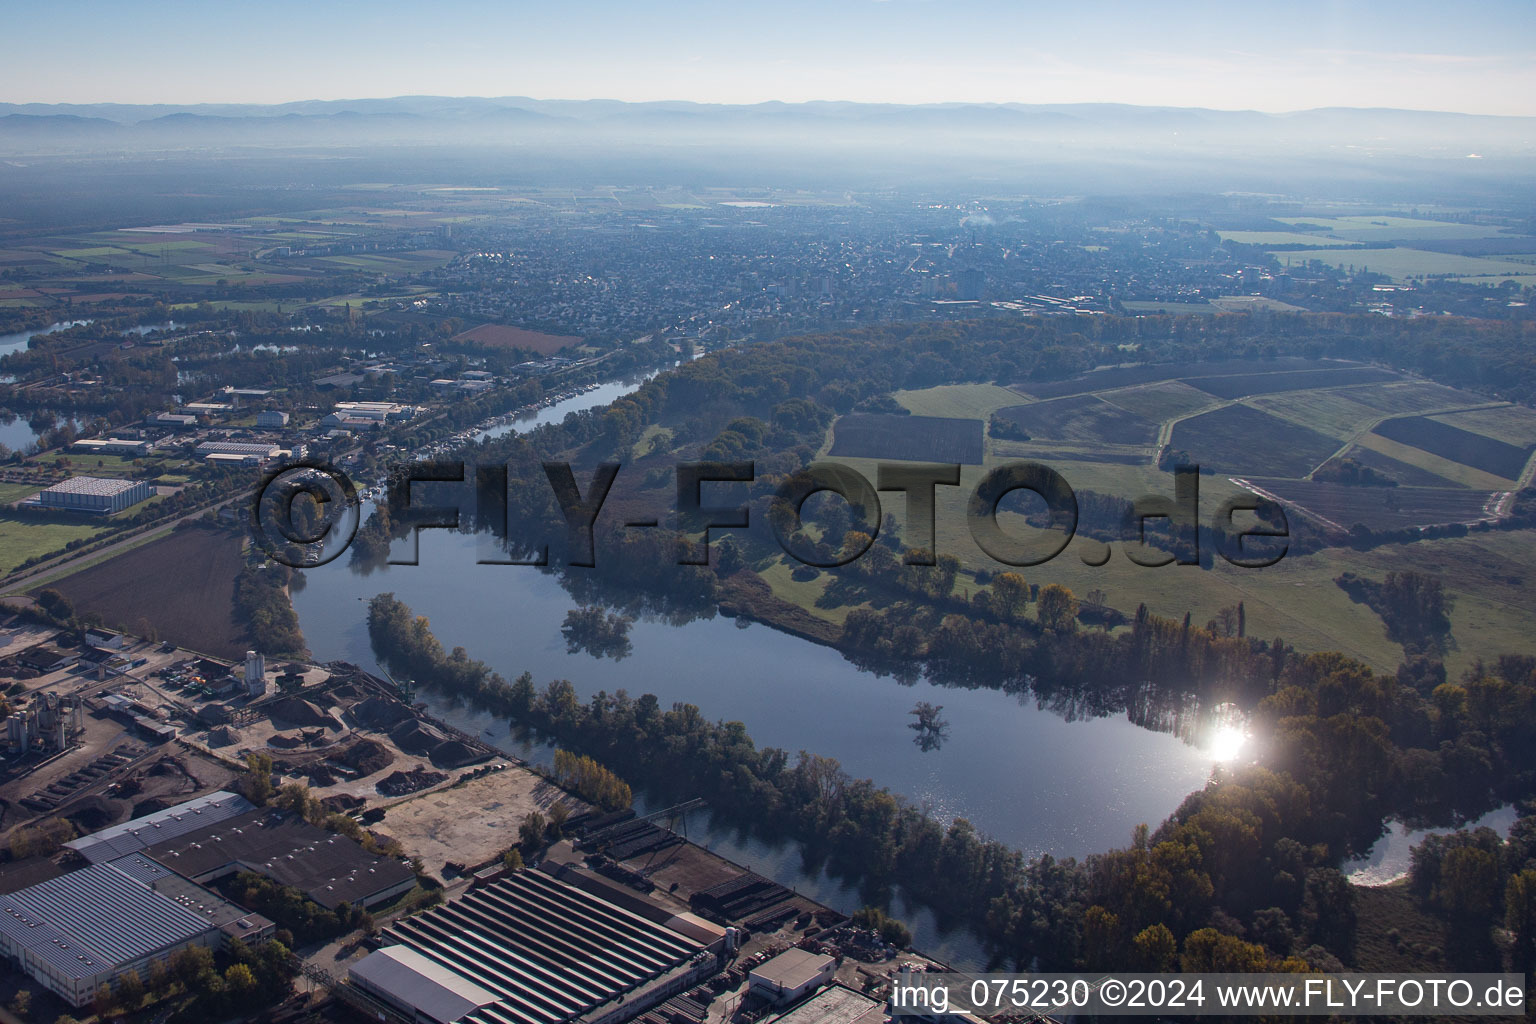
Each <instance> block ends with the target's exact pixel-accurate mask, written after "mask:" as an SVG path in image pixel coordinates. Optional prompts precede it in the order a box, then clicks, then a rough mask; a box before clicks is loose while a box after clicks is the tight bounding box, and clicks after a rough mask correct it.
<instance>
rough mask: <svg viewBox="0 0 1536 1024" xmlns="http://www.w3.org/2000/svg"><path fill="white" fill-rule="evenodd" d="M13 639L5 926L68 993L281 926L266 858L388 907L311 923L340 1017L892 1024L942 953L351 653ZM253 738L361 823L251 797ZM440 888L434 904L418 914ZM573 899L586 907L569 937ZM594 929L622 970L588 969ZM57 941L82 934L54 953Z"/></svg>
mask: <svg viewBox="0 0 1536 1024" xmlns="http://www.w3.org/2000/svg"><path fill="white" fill-rule="evenodd" d="M0 639H3V640H4V641H5V643H4V646H3V647H0V653H3V655H4V657H3V658H0V686H3V687H6V693H7V700H8V701H9V702H10V704H11V708H12V711H11V714H10V715H9V717H8V718H7V728H6V732H5V734H4V740H5V744H6V751H5V753H6V757H5V760H4V762H3V766H0V810H3V814H4V816H3V818H0V828H3V829H4V830H5V833H4V834H5V836H6V838H8V839H9V841H10V842H9V849H8V853H9V857H8V858H7V859H6V860H5V862H4V863H3V864H0V893H4V894H6V895H5V896H4V897H3V898H4V900H5V901H6V906H7V907H8V908H9V909H10V911H11V913H10V914H9V915H3V917H4V919H3V920H0V945H3V947H4V950H5V952H6V953H7V954H8V955H10V956H11V957H12V960H13V962H14V963H16V964H17V965H19V966H21V967H22V969H23V971H24V972H27V973H31V974H33V975H34V976H35V978H36V979H37V980H38V981H39V983H40V984H41V986H42V990H46V993H47V994H46V995H45V994H44V991H41V990H40V991H36V992H35V995H36V996H37V997H38V998H40V999H49V1000H52V1001H53V1002H54V1003H57V1005H58V1008H59V1010H60V1011H64V1010H66V1009H78V1008H81V1007H85V1006H89V1005H93V1004H94V1003H99V1002H100V1000H101V998H102V996H101V991H102V986H106V987H107V988H108V989H111V988H113V986H116V985H117V984H119V983H120V981H121V978H123V977H124V976H125V975H126V974H130V973H137V974H139V975H141V976H144V977H147V976H148V972H149V971H150V969H151V967H152V966H153V965H154V964H155V963H157V962H162V963H170V962H171V959H172V957H173V955H174V954H175V952H176V950H178V949H181V948H185V947H187V946H189V945H190V946H199V945H200V946H206V947H208V948H210V949H214V950H218V949H223V948H224V947H225V946H226V945H227V943H228V941H229V939H231V938H234V937H238V938H240V939H241V940H242V941H243V942H246V943H251V942H258V941H266V940H267V939H268V938H269V937H270V936H272V935H274V934H287V933H286V932H281V933H279V932H276V931H274V929H275V928H278V927H279V926H278V925H274V922H273V921H272V920H270V919H268V918H266V917H264V916H263V915H262V914H261V913H259V912H257V908H256V907H255V906H242V905H241V902H242V900H244V901H248V900H249V899H251V898H252V897H253V894H254V890H251V889H250V888H249V883H247V882H242V881H240V879H246V878H249V877H254V876H253V875H251V872H254V873H255V875H259V876H262V877H264V878H266V879H267V880H268V883H269V884H273V885H276V886H279V887H283V888H284V889H285V890H286V891H291V892H293V893H295V894H296V897H297V898H299V899H301V900H303V901H306V902H308V903H309V904H310V905H312V906H314V907H315V908H317V910H316V912H317V913H330V914H332V915H333V916H334V915H335V914H337V913H341V914H342V915H343V918H342V920H353V921H354V922H355V921H357V920H363V919H362V918H359V917H357V916H356V915H360V914H362V913H364V912H365V911H377V913H378V914H379V915H380V916H379V918H378V919H377V920H376V923H375V924H372V925H369V927H370V928H371V929H376V930H373V931H369V932H367V933H365V934H363V935H362V936H361V938H359V936H358V935H357V934H356V933H352V934H347V930H346V928H345V927H344V928H343V931H342V934H341V935H340V937H339V938H335V939H331V940H325V939H323V938H320V939H318V940H313V941H310V942H309V944H305V942H304V940H303V938H302V936H301V937H300V940H299V946H298V948H297V949H296V950H295V952H296V953H297V954H298V955H299V956H300V957H301V958H302V959H303V963H304V964H305V965H306V966H305V967H304V969H305V970H307V971H309V972H310V975H311V977H312V978H318V979H320V980H321V982H322V985H321V986H320V988H319V989H318V990H315V989H314V987H313V986H310V989H311V991H309V992H307V993H306V994H305V995H304V996H301V997H296V998H299V999H300V1000H301V1001H305V1002H308V1001H311V1000H315V999H318V1000H319V1002H318V1003H316V1004H315V1005H316V1006H317V1007H318V1008H319V1009H320V1010H321V1012H322V1013H323V1015H324V1016H325V1017H327V1018H328V1019H335V1020H338V1021H339V1020H345V1019H350V1018H349V1017H348V1014H351V1013H355V1012H356V1011H357V1010H359V1009H361V1010H363V1011H364V1012H366V1013H367V1014H368V1015H369V1016H371V1017H373V1018H374V1019H384V1020H386V1021H390V1022H400V1024H404V1022H406V1021H409V1020H412V1019H429V1020H438V1021H442V1022H444V1024H446V1022H448V1021H454V1020H460V1019H462V1020H464V1021H466V1022H472V1024H560V1022H563V1021H569V1020H573V1019H576V1018H577V1017H580V1018H581V1019H583V1020H588V1021H592V1022H595V1024H610V1022H611V1024H618V1022H619V1021H622V1020H629V1019H632V1018H634V1017H635V1016H640V1019H641V1020H642V1021H643V1022H644V1024H726V1022H730V1021H735V1022H737V1024H745V1022H755V1021H760V1020H772V1019H774V1018H775V1017H776V1016H777V1015H778V1014H779V1013H781V1012H783V1010H785V1009H788V1008H790V1007H792V1006H800V1007H802V1008H801V1009H798V1010H791V1012H795V1013H799V1014H800V1015H801V1017H806V1016H807V1015H809V1017H813V1018H815V1021H814V1024H854V1022H855V1020H856V1019H857V1020H859V1021H861V1022H863V1024H877V1022H875V1018H876V1017H877V1016H878V1013H877V1012H875V1011H872V1010H871V1008H872V1007H873V1008H877V1009H878V1007H879V1003H878V1002H876V1001H875V1000H876V999H877V998H878V996H879V994H880V993H881V992H882V991H883V990H884V988H885V986H886V985H888V979H889V976H890V975H891V974H892V972H894V971H895V970H896V968H897V966H898V961H899V963H903V964H917V965H919V966H932V965H929V964H928V963H927V961H923V960H922V959H921V958H918V957H915V956H912V955H910V954H900V951H898V950H896V949H894V948H892V947H890V946H888V945H886V944H884V943H883V942H882V941H881V940H880V939H879V937H878V936H876V935H875V934H874V933H871V932H862V931H859V930H857V929H853V928H851V927H850V926H849V924H848V921H847V919H846V918H845V917H843V916H842V915H841V914H838V913H836V912H835V911H832V910H830V909H828V908H826V907H822V906H820V905H818V904H817V903H815V902H814V901H812V900H810V899H807V898H806V897H803V896H800V895H798V894H796V893H794V892H792V891H791V890H789V889H787V888H785V887H784V886H782V885H779V884H778V883H776V882H773V881H772V880H770V879H767V878H763V877H761V876H759V875H756V874H754V873H752V872H750V871H748V870H746V869H745V868H743V867H741V866H740V865H736V864H733V863H731V862H729V861H727V860H725V859H723V858H721V857H718V856H716V855H715V854H713V853H710V852H709V851H707V850H704V849H703V848H701V847H698V846H695V845H693V844H691V843H689V842H688V841H687V839H686V837H685V835H683V834H680V831H678V829H680V828H681V824H682V822H683V821H684V820H685V816H686V814H687V813H688V812H689V811H692V810H697V809H699V808H700V807H702V804H701V803H700V802H699V801H690V802H688V803H686V804H684V805H680V806H678V807H674V808H669V809H666V810H663V811H660V812H657V813H656V814H652V815H646V816H637V815H636V814H635V812H634V811H633V810H626V811H620V812H613V813H602V812H601V811H599V810H598V809H597V808H594V807H592V806H590V805H589V804H587V803H586V802H584V801H582V800H581V799H580V798H578V797H577V796H575V795H573V794H571V793H568V792H566V791H565V790H563V789H561V788H559V787H558V786H556V785H555V784H553V783H552V782H550V781H549V780H548V779H546V778H544V777H543V776H542V775H541V774H539V773H538V772H536V771H534V770H532V769H530V768H529V767H528V766H526V765H523V764H522V763H520V762H518V761H517V760H516V759H515V758H512V757H510V756H509V755H507V754H505V753H504V752H502V751H499V750H496V749H495V748H493V747H491V746H488V745H487V744H485V743H484V742H482V741H481V740H479V739H477V738H475V737H470V736H467V735H464V734H462V733H460V732H458V731H457V730H456V729H454V728H453V727H451V726H448V725H446V724H445V723H442V722H438V721H435V720H433V719H431V718H430V717H428V716H426V715H425V713H424V712H423V711H422V710H421V708H420V707H419V706H414V705H413V704H412V703H410V698H411V694H410V693H409V691H402V690H401V689H400V688H398V687H396V686H395V684H393V683H392V682H389V681H386V680H382V679H379V678H377V677H375V676H372V675H370V674H368V673H367V672H364V671H362V670H361V669H358V668H357V667H355V666H352V665H348V664H344V663H332V664H329V665H314V664H306V663H298V662H286V661H284V662H273V663H268V662H267V660H266V659H265V658H263V657H262V656H261V655H260V654H259V653H257V652H249V653H248V655H247V657H246V659H244V660H243V661H230V662H226V661H220V660H216V659H211V658H208V657H205V656H202V655H199V654H195V653H193V652H189V651H185V650H182V649H179V648H177V647H175V646H174V645H172V644H169V643H155V642H151V641H146V640H143V639H139V638H135V637H132V636H127V635H123V634H119V633H113V632H110V631H106V630H99V629H90V630H73V629H67V630H60V629H57V628H51V627H47V626H42V625H39V624H37V623H34V622H31V621H29V620H27V619H25V618H21V617H18V616H11V617H10V618H9V619H6V620H4V621H0ZM253 756H256V757H258V758H262V759H270V763H271V766H272V767H271V786H272V787H274V790H275V788H277V787H282V786H285V785H288V784H291V783H302V784H303V787H304V789H302V790H300V791H301V792H304V793H306V794H307V797H308V798H309V799H310V800H311V802H312V803H314V804H315V805H316V806H317V807H318V809H319V813H321V814H322V815H323V814H333V815H340V816H341V818H343V819H350V821H351V822H352V823H354V824H352V825H348V826H347V828H346V829H342V831H341V832H337V831H334V830H333V829H334V827H335V826H333V827H328V828H321V827H317V826H316V825H315V824H313V823H311V822H312V821H314V820H318V819H311V821H306V820H304V818H302V817H300V816H299V815H298V813H297V812H294V811H288V810H284V809H282V808H279V807H276V806H267V807H262V806H258V805H253V804H252V803H251V802H249V801H248V800H247V799H246V798H245V797H244V796H242V795H240V792H239V790H240V788H241V787H242V786H243V785H244V784H245V780H246V779H247V778H248V771H247V765H248V763H254V762H252V758H253ZM556 804H563V805H564V809H565V811H566V812H567V814H568V817H567V818H566V822H565V837H564V838H561V837H560V836H559V833H552V838H553V839H554V840H555V841H554V842H553V844H552V845H550V846H548V848H547V849H542V850H536V851H534V850H530V851H529V856H530V858H531V860H530V863H529V864H528V865H527V866H526V867H524V868H522V869H521V870H509V869H508V866H507V864H506V863H505V862H504V860H503V856H502V855H503V854H504V853H505V852H506V851H507V850H508V849H510V848H512V847H513V846H514V845H518V844H519V839H520V833H519V829H520V826H521V825H522V824H523V822H524V821H525V819H526V818H527V817H528V816H529V814H530V812H535V811H537V812H539V813H540V814H545V815H547V814H549V813H550V811H551V808H553V807H554V806H555V805H556ZM349 834H351V835H352V836H353V838H349V837H348V835H349ZM422 897H426V899H427V902H428V903H432V902H436V903H439V904H441V905H440V906H438V907H437V908H436V909H433V910H430V911H428V912H426V913H424V914H419V915H415V916H405V915H408V914H409V912H410V910H411V909H413V908H415V907H418V906H420V905H421V903H422V899H421V898H422ZM77 902H78V903H81V906H82V908H83V907H85V906H86V905H87V904H89V905H91V906H108V907H117V908H119V910H120V911H121V912H122V913H124V914H132V915H138V916H139V917H141V918H142V919H143V920H144V921H146V922H149V923H147V924H146V925H145V927H144V929H143V930H142V931H140V932H135V933H134V934H132V935H129V936H127V937H119V936H117V935H115V934H114V933H113V932H112V931H111V930H103V929H102V928H101V927H100V926H99V925H93V924H91V923H90V922H91V921H92V920H95V919H94V918H92V917H91V916H90V915H89V914H86V916H84V917H74V916H71V914H72V913H73V912H70V913H66V914H65V916H63V917H60V916H58V915H59V913H60V908H65V907H68V906H71V905H73V904H74V903H77ZM189 908H191V909H192V910H193V911H194V912H193V913H191V914H188V913H187V910H188V909H189ZM348 908H354V909H348ZM82 912H83V910H82ZM555 919H561V920H564V921H565V922H566V923H565V924H563V925H561V927H560V928H557V929H554V930H550V929H549V922H550V921H552V920H555ZM7 921H18V922H22V923H21V925H20V926H18V927H17V928H12V927H10V926H9V925H8V924H7V923H6V922H7ZM26 922H36V923H37V924H38V925H39V926H41V927H45V928H46V929H47V930H46V932H41V933H40V932H37V931H36V930H35V928H33V927H31V926H30V925H27V924H26ZM471 928H472V929H474V930H475V934H476V935H478V936H479V938H477V939H475V940H474V941H475V942H479V943H481V944H482V945H483V946H484V949H483V950H481V951H479V952H477V951H476V950H475V948H474V945H473V943H469V944H466V942H467V939H466V936H468V935H469V934H470V932H469V931H466V929H471ZM306 934H309V933H306ZM39 936H41V938H40V937H39ZM40 943H41V944H40ZM582 943H590V944H591V949H592V950H594V951H595V950H601V951H602V955H604V956H610V957H613V958H614V961H613V962H614V965H615V969H616V970H617V971H618V973H614V974H612V975H611V977H609V976H608V975H606V974H604V975H603V977H604V978H606V980H602V981H600V982H599V983H597V984H595V985H594V984H593V983H592V982H591V981H590V979H588V978H587V974H588V973H589V972H590V969H591V961H590V959H588V958H586V957H587V954H583V953H580V952H579V950H580V948H581V947H582ZM60 944H62V945H63V946H64V947H67V948H71V949H77V950H80V951H81V952H80V956H81V960H80V961H79V962H78V964H77V963H75V962H74V961H71V963H70V965H69V966H68V967H67V969H64V970H62V971H61V970H60V967H59V965H60V964H63V963H64V961H62V960H60V961H59V962H58V964H54V963H53V961H54V960H57V959H58V958H57V957H56V956H55V955H54V954H55V953H56V952H57V951H58V950H59V947H60ZM513 949H522V950H524V951H525V953H526V955H527V956H529V957H532V958H533V959H534V960H541V961H542V962H545V963H546V964H547V965H548V966H547V969H548V970H550V971H553V972H554V975H552V976H548V977H546V975H544V974H543V973H541V974H540V975H539V977H540V978H544V979H545V980H543V981H539V982H538V984H539V985H544V986H546V991H545V993H544V995H543V996H541V997H539V998H536V999H533V1000H532V1001H529V1000H528V999H526V998H525V997H524V995H523V993H525V992H526V991H527V990H528V986H529V985H530V984H534V982H533V980H532V979H533V976H532V975H529V974H527V972H526V970H525V969H524V968H521V967H518V966H516V964H517V960H516V959H515V958H514V960H512V961H508V962H507V965H506V966H504V967H502V968H499V969H498V970H496V971H491V972H489V973H487V970H486V969H485V967H484V966H483V965H484V964H486V963H489V962H490V961H489V960H486V957H487V956H490V955H491V953H490V951H492V950H496V951H506V950H513ZM502 955H503V953H502V952H496V953H495V956H496V957H499V956H502ZM493 959H494V957H493ZM87 961H89V963H87ZM296 962H297V961H296ZM562 964H563V965H564V966H560V965H562ZM48 965H52V966H48ZM87 967H88V968H89V969H87ZM77 968H78V970H77ZM562 972H563V973H562ZM19 984H21V981H20V979H19V976H18V977H17V978H13V979H11V984H10V985H8V986H7V988H8V989H15V988H16V987H17V986H18V985H19ZM827 984H832V985H833V987H832V988H826V989H823V986H825V985H827ZM817 990H822V991H823V994H822V995H821V996H816V997H814V998H813V999H812V1000H811V1002H806V997H808V996H812V994H813V993H815V992H816V991H817ZM5 994H7V993H5V992H0V995H5ZM871 996H873V997H875V998H871ZM637 1000H640V1001H643V1005H642V1002H637ZM450 1011H452V1013H451V1015H449V1016H440V1015H441V1014H449V1013H450ZM423 1015H424V1016H423ZM865 1018H868V1020H867V1021H866V1020H865ZM797 1019H798V1018H797ZM807 1024H809V1020H808V1022H807Z"/></svg>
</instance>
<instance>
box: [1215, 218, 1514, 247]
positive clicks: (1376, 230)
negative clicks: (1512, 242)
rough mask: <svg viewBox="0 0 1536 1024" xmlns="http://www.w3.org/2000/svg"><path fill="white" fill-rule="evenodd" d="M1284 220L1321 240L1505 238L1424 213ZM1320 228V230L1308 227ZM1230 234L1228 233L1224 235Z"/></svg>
mask: <svg viewBox="0 0 1536 1024" xmlns="http://www.w3.org/2000/svg"><path fill="white" fill-rule="evenodd" d="M1274 219H1275V220H1277V221H1280V222H1281V223H1283V224H1290V225H1291V226H1292V227H1293V228H1295V229H1296V231H1297V232H1306V233H1305V234H1303V236H1302V237H1308V238H1311V239H1313V240H1314V241H1315V240H1317V239H1318V238H1319V237H1323V238H1329V239H1331V240H1334V239H1336V240H1338V241H1340V242H1389V241H1399V240H1400V241H1419V242H1428V241H1441V240H1448V239H1462V238H1501V237H1508V236H1507V235H1503V234H1502V233H1501V232H1500V231H1499V229H1498V228H1493V227H1487V226H1485V225H1481V224H1454V223H1451V222H1450V221H1443V220H1427V219H1424V218H1422V217H1392V216H1372V215H1369V214H1366V215H1360V216H1346V217H1276V218H1274ZM1309 228H1316V229H1318V231H1319V233H1318V234H1313V233H1311V232H1310V231H1307V229H1309ZM1222 237H1223V238H1225V237H1226V235H1225V234H1223V236H1222Z"/></svg>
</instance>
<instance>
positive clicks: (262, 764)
mask: <svg viewBox="0 0 1536 1024" xmlns="http://www.w3.org/2000/svg"><path fill="white" fill-rule="evenodd" d="M240 786H241V788H242V789H243V790H244V791H245V798H246V799H247V800H249V801H250V802H251V803H253V804H255V805H256V806H257V807H265V806H266V805H267V801H268V800H270V799H272V756H271V755H270V754H264V753H261V752H260V751H255V752H252V753H250V754H247V755H246V757H245V776H244V777H243V778H242V779H241V780H240Z"/></svg>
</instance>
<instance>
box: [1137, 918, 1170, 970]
mask: <svg viewBox="0 0 1536 1024" xmlns="http://www.w3.org/2000/svg"><path fill="white" fill-rule="evenodd" d="M1131 949H1132V952H1133V959H1134V961H1135V969H1136V970H1138V971H1152V972H1158V973H1165V972H1168V971H1171V970H1173V969H1174V967H1175V966H1176V964H1177V963H1178V957H1179V944H1178V942H1176V941H1175V940H1174V937H1173V932H1171V931H1169V930H1168V926H1167V925H1165V924H1162V923H1161V922H1159V923H1158V924H1154V925H1149V926H1148V927H1146V928H1143V929H1142V930H1141V931H1139V932H1137V933H1136V937H1135V938H1133V939H1132V940H1131Z"/></svg>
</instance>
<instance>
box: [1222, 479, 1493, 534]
mask: <svg viewBox="0 0 1536 1024" xmlns="http://www.w3.org/2000/svg"><path fill="white" fill-rule="evenodd" d="M1248 482H1249V483H1251V484H1253V485H1254V487H1255V488H1257V489H1259V490H1261V491H1264V492H1266V493H1268V494H1272V495H1274V496H1275V497H1277V498H1279V499H1280V500H1281V501H1283V502H1285V503H1286V504H1287V505H1294V506H1298V507H1299V508H1300V509H1301V510H1302V511H1303V512H1306V513H1307V514H1309V515H1311V516H1312V517H1313V518H1315V519H1317V520H1318V521H1319V522H1321V523H1322V524H1323V525H1324V526H1327V527H1330V528H1332V529H1336V530H1348V529H1349V528H1350V527H1352V526H1354V525H1355V524H1356V523H1363V524H1365V525H1366V526H1368V527H1370V528H1371V529H1372V530H1395V529H1399V528H1401V527H1405V526H1438V525H1440V524H1443V523H1468V524H1471V523H1475V522H1481V521H1485V520H1492V519H1493V518H1494V515H1493V506H1494V504H1495V503H1496V502H1497V500H1498V498H1499V496H1500V492H1497V491H1493V492H1490V491H1474V490H1471V489H1469V488H1432V487H1350V486H1346V485H1344V484H1334V483H1320V482H1318V481H1315V480H1277V479H1269V478H1266V477H1253V478H1249V479H1248Z"/></svg>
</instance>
